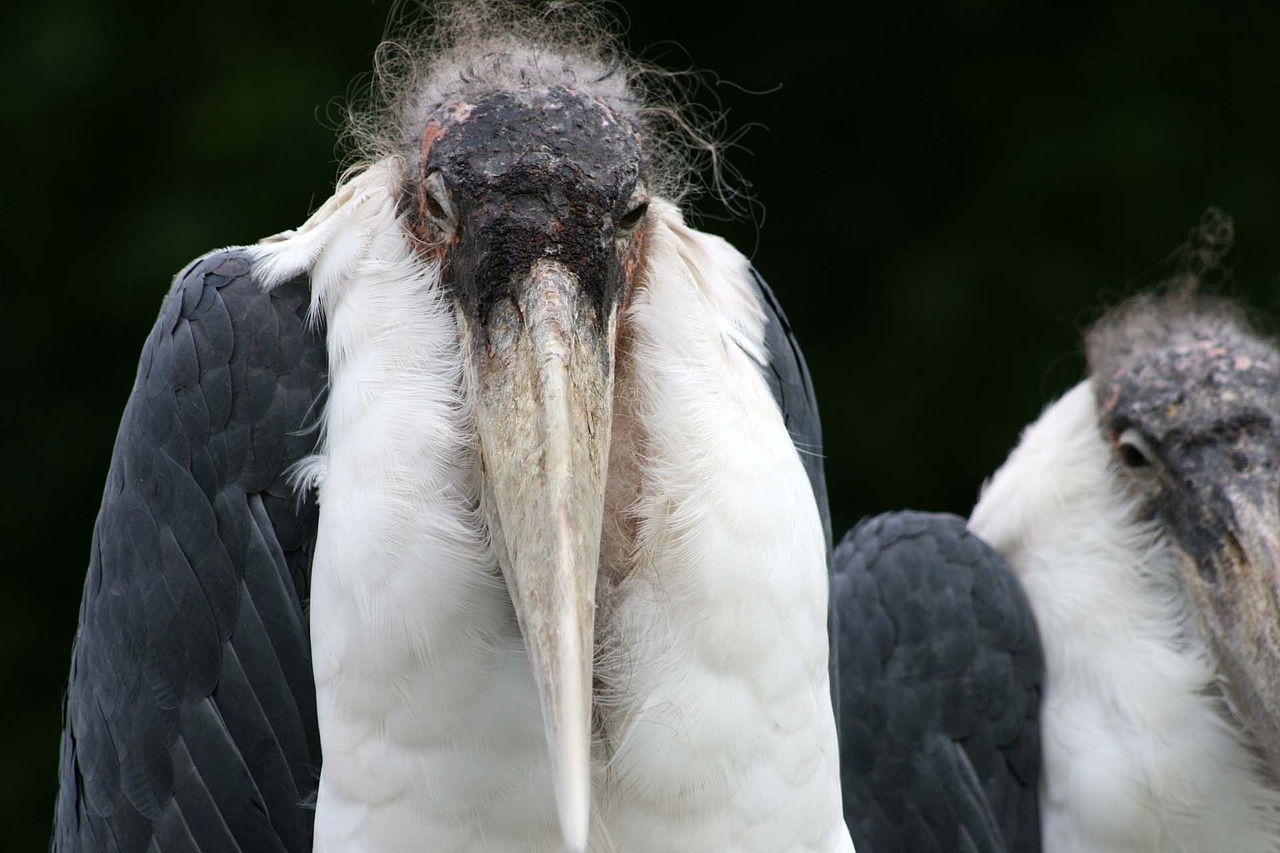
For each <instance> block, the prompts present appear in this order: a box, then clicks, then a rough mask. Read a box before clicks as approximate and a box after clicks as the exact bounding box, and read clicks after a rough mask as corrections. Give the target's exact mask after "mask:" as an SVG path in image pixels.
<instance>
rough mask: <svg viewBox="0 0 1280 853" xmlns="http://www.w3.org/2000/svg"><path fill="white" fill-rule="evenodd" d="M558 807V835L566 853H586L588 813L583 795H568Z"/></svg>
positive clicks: (585, 798)
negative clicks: (562, 839) (562, 841)
mask: <svg viewBox="0 0 1280 853" xmlns="http://www.w3.org/2000/svg"><path fill="white" fill-rule="evenodd" d="M566 793H567V796H566V797H565V798H564V802H563V803H562V804H561V807H560V834H561V835H562V836H564V846H565V849H566V850H567V851H568V853H586V850H587V827H588V823H589V817H590V816H589V812H588V807H587V797H586V796H585V794H582V795H578V794H568V792H566Z"/></svg>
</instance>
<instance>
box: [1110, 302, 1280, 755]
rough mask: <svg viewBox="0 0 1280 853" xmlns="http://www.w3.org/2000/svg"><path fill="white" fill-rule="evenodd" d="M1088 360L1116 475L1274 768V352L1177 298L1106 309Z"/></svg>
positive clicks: (1279, 420)
mask: <svg viewBox="0 0 1280 853" xmlns="http://www.w3.org/2000/svg"><path fill="white" fill-rule="evenodd" d="M1088 354H1089V362H1090V367H1091V368H1092V372H1093V383H1094V390H1095V393H1096V395H1097V400H1098V407H1099V411H1100V416H1101V419H1102V423H1101V427H1102V429H1103V432H1104V435H1105V436H1106V437H1107V438H1108V439H1109V441H1110V443H1111V446H1112V449H1113V452H1114V455H1115V461H1116V466H1117V470H1118V471H1119V472H1120V474H1121V476H1122V478H1123V479H1124V481H1125V483H1126V485H1127V486H1128V487H1129V488H1130V489H1131V490H1132V491H1134V492H1136V493H1137V494H1139V495H1140V496H1141V498H1142V501H1143V506H1144V510H1145V511H1146V512H1147V513H1149V514H1150V516H1151V517H1153V518H1156V519H1158V520H1159V521H1160V522H1161V526H1162V528H1163V529H1164V530H1165V531H1166V532H1167V533H1168V534H1169V538H1170V541H1172V542H1174V543H1175V544H1176V545H1177V546H1178V550H1179V552H1180V555H1179V556H1180V559H1179V563H1180V567H1181V571H1180V575H1181V579H1182V582H1183V585H1184V587H1185V589H1186V592H1187V596H1188V601H1189V603H1190V604H1191V606H1192V609H1194V611H1195V612H1196V614H1197V616H1198V621H1199V623H1200V628H1201V629H1202V631H1203V633H1204V635H1205V639H1206V640H1207V642H1208V644H1209V648H1210V649H1211V651H1212V652H1213V653H1214V655H1215V658H1216V660H1217V663H1218V667H1219V671H1220V672H1222V673H1223V674H1224V675H1225V676H1226V682H1227V692H1228V694H1229V696H1230V698H1231V700H1232V703H1231V704H1232V706H1233V707H1235V708H1236V709H1237V711H1238V712H1239V714H1240V716H1241V717H1242V718H1243V720H1244V722H1245V723H1246V725H1247V726H1248V728H1249V729H1250V730H1251V731H1252V733H1253V735H1254V736H1255V737H1256V738H1257V740H1258V742H1259V745H1260V746H1261V748H1262V750H1263V751H1264V753H1265V754H1266V755H1267V757H1268V759H1269V764H1270V766H1271V767H1272V768H1273V771H1274V770H1275V769H1280V352H1277V350H1276V348H1275V346H1274V345H1273V344H1272V343H1271V342H1269V341H1267V340H1265V339H1263V338H1262V337H1260V336H1258V335H1257V334H1256V333H1254V332H1253V331H1252V330H1251V329H1250V327H1249V324H1248V323H1247V322H1246V320H1245V319H1244V317H1243V315H1242V314H1241V313H1240V312H1239V310H1238V309H1235V308H1234V307H1232V306H1231V305H1229V304H1227V303H1224V302H1215V301H1209V300H1205V299H1202V298H1198V297H1193V296H1188V295H1185V294H1183V295H1173V296H1167V297H1164V298H1156V297H1140V298H1138V299H1136V300H1133V301H1131V302H1130V303H1128V304H1127V305H1126V306H1123V307H1122V308H1121V309H1119V310H1117V311H1115V312H1113V313H1112V314H1111V315H1109V316H1108V317H1106V318H1104V319H1103V320H1102V321H1101V322H1100V323H1099V324H1098V325H1097V326H1096V327H1095V328H1094V329H1093V330H1092V331H1091V332H1090V334H1089V338H1088Z"/></svg>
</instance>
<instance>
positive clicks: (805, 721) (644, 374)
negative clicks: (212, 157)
mask: <svg viewBox="0 0 1280 853" xmlns="http://www.w3.org/2000/svg"><path fill="white" fill-rule="evenodd" d="M401 175H402V173H401V168H400V166H399V165H398V163H397V162H396V161H384V162H381V163H378V164H375V165H373V166H371V167H370V168H368V169H366V170H365V171H364V172H363V173H361V174H360V175H358V176H357V177H355V178H353V179H351V180H349V181H347V182H346V184H345V185H344V186H343V187H341V188H340V189H339V191H338V192H337V193H336V194H335V196H334V198H333V199H331V200H330V202H329V203H327V204H326V205H324V206H323V207H322V208H321V209H320V210H319V211H318V212H317V213H316V214H315V215H314V216H313V217H312V219H311V220H309V221H308V222H307V223H306V225H304V226H303V227H302V228H300V229H298V230H297V231H296V232H286V233H285V234H282V235H280V236H279V237H277V238H273V239H271V240H268V241H265V242H264V243H263V244H261V245H260V246H259V247H258V249H257V250H256V252H257V258H258V260H257V265H258V266H257V273H258V274H259V275H262V276H263V277H264V280H265V281H266V282H267V283H268V286H271V285H272V284H274V283H279V282H282V281H285V280H288V279H290V278H293V277H294V276H297V275H300V274H304V273H309V274H310V276H311V281H312V287H313V297H314V300H315V311H316V315H317V318H318V319H319V320H320V321H322V322H323V323H324V324H325V326H326V327H327V340H328V349H329V358H330V366H331V389H330V393H329V397H328V401H327V403H326V406H325V410H324V413H323V420H322V429H323V430H324V433H323V440H322V445H321V449H320V451H319V453H318V455H317V457H316V458H315V459H313V460H312V461H311V462H310V463H308V465H306V466H305V467H304V469H303V470H302V475H303V477H302V479H303V480H304V481H305V484H306V485H307V486H313V487H315V488H317V489H318V495H319V500H320V507H321V510H320V532H319V538H318V541H317V545H316V554H315V562H314V568H313V578H312V587H311V590H312V600H311V637H312V643H313V653H314V666H315V676H316V694H317V702H318V708H319V720H320V729H321V737H322V742H323V748H324V768H323V772H322V775H321V781H320V790H319V797H318V802H317V805H316V825H315V831H316V834H315V837H316V842H315V847H316V850H317V851H326V850H342V851H358V850H370V851H372V850H378V851H392V850H420V849H432V850H464V849H484V850H490V851H502V850H548V851H550V850H558V849H561V841H560V834H559V833H560V831H559V827H558V824H557V821H556V807H555V803H554V797H553V793H552V787H551V777H550V772H549V766H548V757H547V747H546V742H545V734H544V728H543V723H542V719H541V716H540V713H539V704H538V694H537V691H536V690H535V687H534V683H533V679H532V677H531V670H530V664H529V661H528V659H527V657H526V653H525V651H524V646H523V644H522V642H521V638H520V634H519V630H518V628H517V626H516V620H515V616H514V614H513V612H512V605H511V602H510V598H509V596H508V594H507V592H506V590H505V588H504V587H503V582H502V578H501V573H500V572H499V570H498V564H497V560H496V558H495V556H494V553H493V551H492V548H491V544H490V542H489V539H488V536H487V533H486V530H485V528H484V523H483V513H482V512H481V511H480V508H479V507H478V501H479V497H478V496H479V494H480V488H479V476H480V473H479V470H478V466H477V458H476V447H475V439H474V429H473V426H472V422H471V419H472V408H473V406H472V402H471V400H470V399H469V397H468V391H467V389H466V388H465V387H463V382H462V379H461V373H462V372H461V355H460V353H459V348H458V336H457V331H456V327H455V324H454V317H453V313H452V312H453V309H452V305H451V303H450V301H449V300H448V299H447V298H446V295H445V294H444V293H443V292H442V288H441V284H440V271H439V269H438V268H436V267H435V266H433V265H432V264H431V263H429V262H426V261H424V260H422V259H421V258H420V256H419V255H418V254H417V253H416V252H415V250H414V247H413V245H412V243H411V241H410V239H409V238H408V237H407V236H406V230H405V227H404V224H403V223H402V222H401V221H400V218H399V216H398V214H397V206H396V199H397V198H398V191H399V184H400V181H401ZM649 218H650V228H651V230H650V232H649V234H650V236H649V239H650V244H649V247H648V251H647V268H646V270H645V271H644V273H643V276H642V280H643V284H642V286H640V287H639V288H638V290H637V292H636V293H635V294H634V296H633V297H632V300H631V303H630V305H629V307H627V309H626V311H625V314H624V315H623V317H622V319H621V320H620V323H619V325H620V343H619V355H618V364H617V367H616V372H617V390H616V393H615V415H614V418H615V425H614V428H613V435H614V439H613V448H612V451H611V456H610V473H609V487H608V489H609V491H608V494H607V498H606V526H605V538H604V542H603V548H602V559H601V570H600V588H599V591H598V593H597V606H598V609H599V611H598V612H599V616H598V618H597V647H598V648H599V649H601V650H602V651H601V652H599V653H598V660H597V682H598V683H599V684H600V686H599V688H598V690H599V695H598V697H597V705H598V712H597V718H598V729H599V735H600V737H598V738H597V742H596V743H595V745H594V749H593V762H592V763H593V774H594V779H593V803H592V808H593V812H592V814H593V818H592V830H591V836H590V848H591V849H592V850H602V851H604V850H673V851H674V850H723V851H731V850H741V851H782V850H824V851H835V850H845V851H848V850H852V842H851V841H850V840H849V836H848V832H847V830H846V829H845V827H844V823H843V820H842V818H841V814H840V789H839V756H838V751H837V745H836V732H835V725H834V720H833V715H832V710H831V699H830V695H829V688H828V676H827V655H828V650H827V634H826V619H827V573H826V555H825V554H824V548H823V533H822V528H821V522H820V520H819V515H818V511H817V507H816V504H815V500H814V497H813V493H812V490H811V488H810V485H809V482H808V480H807V478H806V476H805V472H804V470H803V468H802V466H801V462H800V459H799V456H798V455H797V452H796V449H795V447H794V446H793V444H792V441H791V438H790V437H789V435H788V434H787V430H786V428H785V426H784V424H783V421H782V418H781V415H780V413H779V411H778V407H777V405H776V404H775V402H774V400H773V398H772V397H771V395H770V391H769V389H768V387H767V386H766V384H765V382H764V379H763V377H762V374H761V364H762V362H763V346H764V343H763V342H764V315H763V313H762V310H761V306H760V305H759V303H758V301H757V297H756V295H755V291H754V290H753V289H752V287H751V285H750V282H749V279H748V265H747V261H746V259H745V258H743V257H742V256H741V255H740V254H739V253H738V252H737V251H735V250H734V249H733V248H732V247H730V246H729V245H728V244H727V243H725V242H723V241H722V240H720V239H718V238H715V237H712V236H709V235H706V234H702V233H700V232H697V231H695V230H693V229H691V228H689V227H687V226H686V225H685V224H684V223H683V221H682V219H681V217H680V214H679V212H678V211H677V210H676V209H675V207H674V206H672V205H670V204H666V203H662V202H658V201H656V200H655V202H654V203H653V204H652V206H651V209H650V212H649Z"/></svg>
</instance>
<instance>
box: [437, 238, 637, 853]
mask: <svg viewBox="0 0 1280 853" xmlns="http://www.w3.org/2000/svg"><path fill="white" fill-rule="evenodd" d="M515 292H516V296H515V297H506V296H504V297H501V298H500V301H499V302H497V303H496V304H494V305H492V306H490V307H489V310H488V317H487V321H486V322H484V324H483V328H477V327H476V325H474V320H473V319H472V318H469V317H467V316H466V312H463V311H460V312H459V325H460V332H461V337H462V342H463V346H464V347H465V348H466V349H468V350H469V351H470V356H469V358H468V359H467V370H468V374H469V375H468V378H469V380H470V382H471V387H472V388H473V389H474V390H475V394H476V404H477V411H476V415H477V421H478V423H477V427H478V432H479V437H480V460H481V465H482V467H483V471H484V478H483V479H484V490H483V502H484V511H485V517H486V520H487V521H488V524H489V529H490V531H491V532H492V535H493V537H494V545H495V548H496V551H497V555H498V561H499V564H500V565H501V567H502V574H503V577H504V578H505V579H506V582H507V587H508V589H509V590H510V592H511V598H512V601H513V603H514V605H515V612H516V618H517V619H518V621H519V623H520V630H521V633H522V634H523V635H524V641H525V645H526V647H527V648H528V651H529V658H530V661H531V662H532V664H533V676H534V681H535V682H536V684H537V687H538V694H539V698H540V700H541V704H542V716H543V721H544V723H545V726H546V732H547V746H548V749H549V750H550V756H551V771H552V774H553V782H554V785H555V795H556V803H557V806H558V809H559V814H560V828H561V832H562V834H563V836H564V841H565V844H566V845H567V847H568V848H569V849H570V850H572V851H582V850H585V849H586V844H587V831H588V824H589V818H590V797H591V772H590V770H591V768H590V758H591V686H592V674H591V667H592V647H593V639H594V631H595V592H596V574H597V568H598V562H599V554H600V526H601V518H602V516H603V512H604V481H605V469H606V465H607V461H608V457H609V433H610V427H611V422H612V400H613V358H614V345H615V343H614V342H615V330H616V323H617V313H616V310H615V311H613V312H610V313H609V314H608V315H607V317H605V318H603V319H601V318H600V317H599V315H598V312H597V311H596V310H595V309H594V308H592V307H591V306H590V304H589V300H588V298H587V296H586V294H585V293H584V291H583V289H582V287H581V286H580V283H579V281H578V279H577V276H576V275H574V273H572V272H571V271H570V270H568V269H567V268H566V267H565V266H563V265H562V264H560V263H557V262H555V261H548V260H539V261H537V262H536V263H535V264H534V265H533V267H532V269H531V270H530V273H529V276H528V278H527V279H526V281H524V282H523V283H522V284H521V286H519V287H518V288H517V289H516V291H515ZM464 351H465V350H464Z"/></svg>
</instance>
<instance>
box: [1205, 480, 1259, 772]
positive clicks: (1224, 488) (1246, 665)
mask: <svg viewBox="0 0 1280 853" xmlns="http://www.w3.org/2000/svg"><path fill="white" fill-rule="evenodd" d="M1208 467H1209V466H1202V467H1201V470H1202V471H1203V470H1204V469H1205V468H1208ZM1219 467H1221V468H1226V467H1227V466H1226V465H1220V466H1219ZM1259 469H1260V470H1258V471H1256V472H1255V471H1249V472H1247V473H1241V472H1238V471H1235V470H1231V469H1227V470H1224V471H1221V472H1220V473H1219V474H1218V476H1213V475H1212V474H1210V475H1209V477H1208V478H1207V479H1209V480H1210V481H1212V482H1213V483H1214V485H1213V486H1212V487H1211V489H1209V490H1208V491H1210V492H1211V494H1209V495H1206V496H1205V497H1204V499H1203V500H1202V501H1201V503H1200V506H1201V507H1203V508H1207V509H1209V510H1210V511H1209V512H1202V513H1188V516H1189V517H1187V518H1185V519H1183V520H1182V522H1183V523H1182V525H1180V529H1181V530H1183V531H1185V532H1184V533H1183V534H1182V539H1183V543H1184V546H1185V547H1186V550H1187V552H1188V556H1189V557H1190V558H1191V559H1190V560H1189V561H1188V563H1189V565H1188V566H1186V570H1185V571H1184V572H1183V577H1184V579H1185V581H1186V583H1187V585H1188V587H1189V588H1190V590H1191V592H1192V595H1193V597H1194V599H1195V600H1196V602H1197V611H1198V613H1199V615H1200V620H1201V623H1202V625H1203V627H1204V629H1205V633H1206V636H1207V638H1208V639H1209V642H1210V645H1211V647H1212V650H1213V653H1214V656H1215V657H1216V658H1217V659H1218V663H1219V666H1220V667H1221V669H1222V671H1223V673H1224V674H1225V675H1226V676H1227V678H1226V682H1225V685H1224V687H1225V690H1226V692H1227V694H1228V696H1229V697H1230V699H1231V704H1232V706H1233V707H1234V708H1235V709H1236V711H1237V712H1238V713H1239V714H1240V716H1241V717H1242V718H1243V720H1244V722H1245V724H1246V725H1247V726H1248V728H1249V729H1250V731H1251V732H1252V734H1253V735H1254V737H1255V738H1256V739H1257V741H1258V744H1259V746H1261V748H1262V751H1263V752H1264V753H1265V754H1266V756H1267V759H1268V761H1267V763H1268V765H1269V766H1271V767H1280V501H1278V500H1277V485H1278V484H1277V481H1276V477H1275V476H1274V473H1273V472H1272V471H1271V469H1270V466H1267V467H1265V468H1264V467H1262V466H1259ZM1206 473H1208V472H1206Z"/></svg>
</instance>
